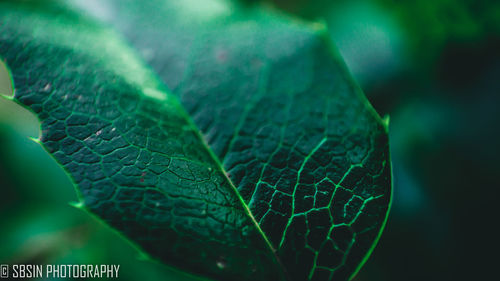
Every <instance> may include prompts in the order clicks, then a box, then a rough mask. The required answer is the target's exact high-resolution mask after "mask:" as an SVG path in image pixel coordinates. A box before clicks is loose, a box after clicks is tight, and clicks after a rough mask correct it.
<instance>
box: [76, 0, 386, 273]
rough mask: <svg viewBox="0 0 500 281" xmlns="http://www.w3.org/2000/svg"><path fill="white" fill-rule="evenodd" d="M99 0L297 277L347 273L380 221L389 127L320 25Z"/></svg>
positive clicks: (204, 5)
mask: <svg viewBox="0 0 500 281" xmlns="http://www.w3.org/2000/svg"><path fill="white" fill-rule="evenodd" d="M104 3H105V5H104V7H105V10H107V11H108V13H107V14H106V16H105V17H103V18H102V19H103V20H105V21H107V22H109V23H110V24H112V25H114V26H115V27H116V28H117V29H119V30H121V31H122V32H123V34H125V36H126V37H127V38H128V39H129V41H130V42H131V43H132V44H133V45H134V46H135V47H136V48H137V49H138V50H139V51H140V52H141V54H142V55H143V57H144V59H145V60H146V61H148V62H149V63H150V65H152V66H153V68H154V69H155V70H156V71H157V72H158V73H159V74H160V76H161V77H162V79H163V80H164V81H165V82H166V83H167V85H168V86H169V87H170V88H171V89H172V90H173V92H174V93H175V94H177V95H178V96H179V98H180V99H181V103H182V104H183V106H184V107H185V108H186V109H187V110H188V112H189V114H190V115H191V116H192V118H193V119H194V121H195V123H196V125H197V126H198V127H199V128H200V130H201V132H202V134H203V135H204V137H205V139H206V141H207V143H208V144H209V146H210V147H211V148H212V149H213V151H214V152H215V154H216V155H217V156H218V157H219V158H220V159H221V162H222V163H223V165H224V168H225V169H226V171H227V172H228V175H229V176H230V178H231V180H232V182H233V183H234V185H235V186H236V187H237V188H238V190H239V192H240V194H241V196H242V197H243V198H244V200H245V202H246V203H247V204H248V206H249V208H250V210H251V212H252V213H253V215H254V217H255V218H256V220H257V221H258V222H259V224H260V227H261V228H262V230H263V232H264V233H265V235H266V236H267V237H268V239H269V240H270V241H271V243H272V244H273V246H274V247H275V248H276V249H277V250H278V255H279V257H280V258H281V259H282V261H283V263H284V264H285V267H286V269H287V270H288V271H289V273H290V275H291V276H292V277H293V279H294V280H347V279H349V278H350V277H352V276H353V274H355V272H356V271H357V270H358V269H359V268H360V266H361V265H362V263H363V262H364V261H365V260H366V258H367V257H368V255H369V253H370V252H371V250H372V249H373V247H374V245H375V244H376V242H377V240H378V237H379V235H380V234H381V231H382V229H383V227H384V224H385V221H386V219H387V214H388V210H389V205H390V196H391V175H390V173H391V171H390V159H389V152H388V151H389V150H388V140H387V127H386V124H384V122H383V121H382V120H381V119H380V117H379V116H378V115H377V113H375V111H374V110H373V109H372V107H371V106H370V105H369V103H368V101H367V100H366V98H365V97H364V96H363V95H362V93H361V90H360V89H359V87H358V86H357V85H356V83H355V82H354V81H353V80H352V78H351V77H350V74H349V73H348V71H347V70H346V68H345V66H344V63H343V61H342V59H341V58H340V57H339V56H338V54H337V52H336V51H334V50H333V48H332V47H331V45H330V43H329V40H328V39H327V35H326V32H325V31H324V30H322V28H321V26H320V27H319V29H318V28H315V27H314V26H312V27H311V26H307V25H306V24H304V23H301V22H298V21H295V20H292V19H289V18H287V17H285V16H282V15H280V14H277V13H276V12H273V11H268V10H266V9H262V8H260V7H257V8H255V7H246V6H243V7H242V6H238V4H236V3H234V2H229V1H224V0H200V1H148V2H137V1H115V0H108V1H104ZM83 7H84V8H88V7H85V5H84V6H83ZM367 48H369V46H367Z"/></svg>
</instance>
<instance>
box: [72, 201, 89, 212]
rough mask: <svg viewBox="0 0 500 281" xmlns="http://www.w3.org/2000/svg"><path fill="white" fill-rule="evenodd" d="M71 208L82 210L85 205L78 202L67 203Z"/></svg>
mask: <svg viewBox="0 0 500 281" xmlns="http://www.w3.org/2000/svg"><path fill="white" fill-rule="evenodd" d="M68 204H69V205H70V206H71V207H75V208H77V209H80V210H81V209H83V208H84V206H85V204H84V203H83V201H79V202H69V203H68Z"/></svg>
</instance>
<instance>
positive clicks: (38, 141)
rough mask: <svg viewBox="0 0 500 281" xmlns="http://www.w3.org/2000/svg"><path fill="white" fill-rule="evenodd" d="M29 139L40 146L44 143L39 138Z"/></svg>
mask: <svg viewBox="0 0 500 281" xmlns="http://www.w3.org/2000/svg"><path fill="white" fill-rule="evenodd" d="M28 139H30V140H32V141H34V142H35V143H38V144H41V143H42V142H41V141H40V139H39V138H34V137H28Z"/></svg>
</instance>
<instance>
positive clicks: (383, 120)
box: [382, 114, 391, 130]
mask: <svg viewBox="0 0 500 281" xmlns="http://www.w3.org/2000/svg"><path fill="white" fill-rule="evenodd" d="M390 119H391V118H390V117H389V114H386V115H385V116H384V117H383V118H382V123H383V124H384V127H385V129H386V130H389V123H390Z"/></svg>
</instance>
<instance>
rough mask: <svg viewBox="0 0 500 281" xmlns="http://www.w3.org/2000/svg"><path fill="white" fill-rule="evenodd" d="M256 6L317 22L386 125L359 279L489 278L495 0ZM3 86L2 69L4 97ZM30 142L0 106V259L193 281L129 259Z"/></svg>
mask: <svg viewBox="0 0 500 281" xmlns="http://www.w3.org/2000/svg"><path fill="white" fill-rule="evenodd" d="M246 1H247V2H257V1H252V0H246ZM262 2H267V4H269V5H275V6H277V7H279V8H282V9H284V10H286V11H288V12H291V13H294V14H296V15H298V16H300V17H303V18H305V19H308V20H314V21H323V22H325V23H326V24H327V25H328V27H329V30H330V33H331V37H332V39H333V41H334V42H335V44H336V45H337V47H338V49H339V51H340V53H341V54H342V55H343V57H344V59H345V61H346V63H347V65H348V66H349V69H350V70H351V72H352V74H353V75H354V76H355V77H356V79H357V81H358V82H359V83H360V85H361V87H362V88H363V90H364V92H365V94H366V95H367V96H368V98H369V100H370V101H371V103H372V104H373V106H374V107H375V108H376V109H377V111H378V112H379V113H380V114H381V115H386V114H388V115H389V116H390V120H391V123H390V141H391V153H392V160H393V172H394V200H393V206H392V211H391V214H390V217H389V221H388V224H387V227H386V230H385V232H384V234H383V235H382V238H381V240H380V242H379V244H378V246H377V248H376V249H375V251H374V253H373V255H372V257H371V258H370V259H369V260H368V262H367V264H366V265H365V267H364V268H363V269H362V270H361V271H360V273H359V274H358V276H357V277H356V278H355V280H357V281H379V280H380V281H392V280H409V281H412V280H419V281H420V280H436V281H437V280H440V281H442V280H491V279H496V278H495V277H494V276H496V275H498V274H497V273H496V272H495V271H496V270H495V269H496V266H497V262H498V261H499V259H498V255H497V253H498V251H499V250H500V249H499V247H498V246H499V244H500V243H498V239H499V237H500V233H499V231H498V224H499V219H498V214H499V213H500V212H499V211H498V208H497V206H499V205H500V204H499V203H498V198H499V196H498V195H499V192H498V189H499V188H500V176H499V175H500V152H499V150H500V149H499V145H500V130H499V127H500V126H499V124H500V114H499V113H498V108H499V106H500V82H499V81H500V4H499V2H500V1H451V0H434V1H430V0H429V1H423V0H422V1H418V0H417V1H392V0H350V1H342V0H336V1H334V0H330V1H328V0H311V1H307V0H263V1H262ZM5 77H7V76H6V75H5V73H4V74H2V73H1V70H0V92H4V93H5V92H8V91H9V87H10V82H9V81H8V80H5ZM2 78H4V80H2ZM27 136H32V137H37V136H38V124H37V122H36V120H35V119H34V117H33V116H32V115H31V114H30V113H29V112H27V111H26V110H23V109H21V108H20V107H19V106H17V105H15V104H14V103H13V102H11V101H8V100H0V185H1V195H0V217H1V219H0V230H1V231H0V241H1V242H0V263H2V264H3V263H60V264H62V263H83V264H85V263H104V264H121V268H120V276H121V277H122V279H123V280H138V279H141V278H142V279H143V280H197V279H193V277H190V276H187V275H185V274H182V273H178V272H176V271H174V270H172V269H169V268H167V267H166V266H163V265H160V264H156V263H153V262H149V261H144V260H140V259H137V257H138V256H139V255H138V252H137V251H136V250H135V249H134V248H133V247H131V246H130V245H129V244H128V243H127V242H126V241H124V240H123V239H122V238H120V237H119V236H118V235H116V234H115V233H114V232H113V231H111V230H110V229H109V228H107V227H106V226H104V225H102V224H101V223H99V222H97V221H96V220H94V219H93V218H91V217H90V216H88V215H87V214H85V213H83V212H82V211H80V210H78V209H76V208H73V207H71V206H70V205H69V204H68V202H70V201H75V200H76V195H75V192H74V188H73V187H72V185H71V183H70V181H69V180H68V178H67V177H66V175H65V174H64V172H63V171H62V170H61V169H60V168H59V167H58V165H57V164H56V163H55V161H54V160H53V159H52V158H51V157H50V156H49V155H48V154H47V153H46V152H45V151H44V150H43V149H42V148H41V147H40V146H39V145H38V144H36V143H35V142H33V141H31V140H30V139H29V138H28V137H27Z"/></svg>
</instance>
